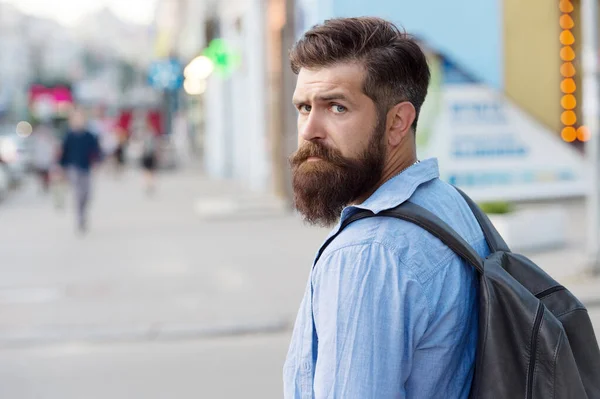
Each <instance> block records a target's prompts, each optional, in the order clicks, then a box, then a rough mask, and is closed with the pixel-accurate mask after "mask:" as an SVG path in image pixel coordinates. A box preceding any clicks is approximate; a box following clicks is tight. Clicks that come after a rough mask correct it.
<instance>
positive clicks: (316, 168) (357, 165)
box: [290, 118, 385, 227]
mask: <svg viewBox="0 0 600 399" xmlns="http://www.w3.org/2000/svg"><path fill="white" fill-rule="evenodd" d="M382 122H383V123H382ZM384 132H385V118H383V121H381V120H380V121H379V122H378V124H377V127H376V128H375V130H374V131H373V132H372V134H371V139H370V140H369V144H368V145H367V148H366V149H365V150H364V152H363V153H362V154H361V155H360V156H359V157H358V158H356V159H352V158H345V157H344V156H342V155H341V153H340V152H339V151H338V150H336V149H333V148H327V147H325V146H324V145H322V144H320V143H318V142H307V143H306V144H304V145H303V146H302V147H301V148H299V149H298V151H296V152H295V153H294V154H292V156H291V157H290V165H291V166H292V185H293V188H294V203H295V206H296V209H297V210H298V211H299V212H300V213H301V214H302V215H303V217H304V220H305V221H307V222H308V223H310V224H313V225H321V226H323V227H327V226H331V225H332V224H334V223H335V222H336V221H337V220H338V218H339V216H340V213H341V211H342V209H344V207H346V206H347V205H349V204H351V203H353V202H354V201H355V200H357V199H358V198H360V197H361V196H363V195H365V194H366V193H369V192H371V191H372V190H373V189H374V188H375V185H376V184H377V183H378V182H379V180H380V179H381V175H382V172H383V166H384V161H385V146H384V142H383V136H384ZM311 157H317V158H319V159H318V160H316V161H307V160H308V158H311Z"/></svg>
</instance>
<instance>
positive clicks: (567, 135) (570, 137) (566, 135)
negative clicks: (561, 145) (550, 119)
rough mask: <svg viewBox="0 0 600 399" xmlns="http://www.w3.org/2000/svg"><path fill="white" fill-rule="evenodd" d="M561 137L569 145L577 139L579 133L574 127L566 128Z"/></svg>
mask: <svg viewBox="0 0 600 399" xmlns="http://www.w3.org/2000/svg"><path fill="white" fill-rule="evenodd" d="M560 137H562V139H563V140H564V141H566V142H567V143H572V142H573V141H575V139H576V138H577V131H576V130H575V128H574V127H572V126H568V127H565V128H563V130H562V132H560Z"/></svg>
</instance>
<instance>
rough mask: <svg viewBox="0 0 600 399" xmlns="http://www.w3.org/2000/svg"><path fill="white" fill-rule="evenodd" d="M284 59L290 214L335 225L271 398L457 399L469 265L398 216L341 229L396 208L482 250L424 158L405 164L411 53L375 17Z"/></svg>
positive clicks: (318, 34) (477, 234) (303, 42)
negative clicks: (291, 79) (294, 136)
mask: <svg viewBox="0 0 600 399" xmlns="http://www.w3.org/2000/svg"><path fill="white" fill-rule="evenodd" d="M290 60H291V65H292V70H293V71H294V73H296V74H297V75H298V80H297V83H296V89H295V92H294V99H293V101H294V104H295V105H296V108H297V110H298V150H297V151H296V153H295V154H293V155H292V157H291V158H290V163H291V165H292V183H293V189H294V197H295V206H296V209H298V211H299V212H300V213H301V214H302V215H303V217H304V219H305V220H306V221H307V222H309V223H313V224H319V225H323V226H333V225H334V224H335V225H336V226H337V227H335V228H334V230H333V231H332V232H331V239H330V240H328V241H327V243H326V244H325V245H324V246H322V247H321V249H320V251H319V254H318V256H317V257H316V260H315V263H314V267H313V268H312V271H311V276H310V281H309V284H308V285H307V286H306V287H307V288H306V291H305V297H304V300H303V301H302V304H301V305H300V306H301V309H300V311H299V313H298V317H297V319H296V323H295V326H294V332H293V337H292V341H291V345H290V349H289V352H288V356H287V360H286V364H285V367H284V387H285V388H284V390H285V393H284V397H285V398H287V399H295V398H333V397H335V398H344V399H359V398H360V399H367V398H369V399H375V398H377V399H388V398H389V399H391V398H441V397H443V398H464V399H466V398H467V397H469V392H470V388H471V383H472V381H473V373H474V367H475V352H476V348H477V334H478V306H479V302H478V291H477V287H478V278H477V274H476V272H475V269H474V268H473V267H471V265H470V264H468V263H467V262H466V261H464V260H463V259H462V258H461V257H460V256H458V255H457V254H456V253H455V252H453V251H452V250H451V249H450V248H448V247H447V246H446V245H444V244H442V243H441V242H440V240H438V239H437V238H436V237H435V236H433V235H432V234H429V233H427V232H426V231H425V230H424V229H421V228H420V227H419V226H417V225H416V224H413V223H409V222H407V221H404V220H400V219H396V218H392V217H369V218H365V219H363V220H360V221H359V222H356V223H350V224H348V225H347V227H346V225H343V226H344V228H343V227H341V226H342V223H344V222H349V221H351V219H350V218H351V217H352V216H353V215H355V214H357V212H363V211H365V212H364V213H365V214H366V215H369V216H371V215H374V216H375V215H376V214H378V213H380V212H381V211H384V210H387V209H392V208H395V207H397V206H399V205H400V204H403V203H405V202H407V201H409V202H411V203H413V205H419V206H420V207H422V208H425V209H426V210H428V211H429V212H431V213H433V214H435V215H436V216H437V217H439V218H440V219H442V220H443V221H444V222H446V223H447V224H448V225H449V226H450V227H452V228H453V229H454V230H456V231H457V232H459V234H462V235H464V237H465V239H466V240H467V241H468V243H469V244H470V245H471V246H472V247H473V249H474V251H476V252H477V254H478V255H479V256H481V257H482V258H485V257H486V256H487V255H488V254H489V249H488V247H487V244H486V241H485V237H484V235H483V233H482V231H481V228H480V227H479V224H478V222H477V220H476V219H475V216H474V215H473V214H472V212H471V210H470V208H469V205H468V204H467V203H466V202H465V201H464V200H463V198H462V196H461V194H460V193H459V192H458V191H457V190H455V189H454V187H452V186H450V185H449V184H447V183H445V182H443V181H442V180H440V179H439V170H438V163H437V160H436V159H435V158H431V159H427V160H424V161H422V162H419V160H418V159H417V148H416V137H415V135H416V134H417V133H416V129H417V119H418V116H419V111H420V109H421V106H422V105H423V102H424V100H425V96H426V94H427V88H428V84H429V78H430V72H429V68H428V65H427V61H426V58H425V55H424V54H423V51H422V50H421V48H420V47H419V46H418V45H417V43H416V42H415V41H414V39H413V38H412V37H410V36H409V35H407V34H406V33H405V32H403V31H401V30H399V29H398V28H397V27H396V26H394V25H393V24H392V23H390V22H388V21H385V20H383V19H380V18H370V17H362V18H348V19H331V20H328V21H326V22H325V23H324V24H322V25H317V26H315V27H314V28H312V29H311V30H310V31H308V32H307V33H306V34H305V36H303V37H302V38H301V39H300V40H299V41H298V42H297V43H296V45H295V46H294V47H293V49H292V51H291V52H290ZM342 228H343V230H342ZM339 232H341V234H339V235H338V233H339Z"/></svg>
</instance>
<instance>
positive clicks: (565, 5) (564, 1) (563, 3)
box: [558, 0, 573, 13]
mask: <svg viewBox="0 0 600 399" xmlns="http://www.w3.org/2000/svg"><path fill="white" fill-rule="evenodd" d="M558 7H559V8H560V10H561V11H562V12H565V13H570V12H573V4H572V3H571V2H570V1H569V0H560V3H559V4H558Z"/></svg>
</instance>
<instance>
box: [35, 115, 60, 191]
mask: <svg viewBox="0 0 600 399" xmlns="http://www.w3.org/2000/svg"><path fill="white" fill-rule="evenodd" d="M31 139H32V148H31V150H32V158H33V159H32V161H33V167H34V169H35V173H36V175H37V176H38V179H39V181H40V188H41V191H42V192H43V193H48V191H49V189H50V174H51V172H52V170H53V168H54V167H55V166H56V163H57V157H58V153H59V141H58V138H57V137H56V133H55V131H54V129H53V128H52V127H51V126H50V125H49V124H48V123H44V122H42V123H40V124H39V125H37V126H36V127H35V129H34V131H33V134H32V135H31Z"/></svg>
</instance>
